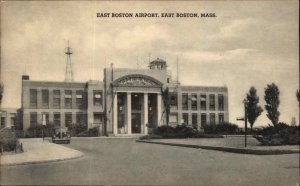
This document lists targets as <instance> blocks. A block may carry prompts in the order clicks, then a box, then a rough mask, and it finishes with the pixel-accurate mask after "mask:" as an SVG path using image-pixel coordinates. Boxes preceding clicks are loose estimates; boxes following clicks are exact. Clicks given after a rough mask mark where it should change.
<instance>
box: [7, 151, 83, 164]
mask: <svg viewBox="0 0 300 186" xmlns="http://www.w3.org/2000/svg"><path fill="white" fill-rule="evenodd" d="M83 156H84V154H83V153H81V154H80V155H79V156H76V157H70V158H60V159H53V160H41V161H28V162H21V163H9V164H1V167H4V166H16V165H28V164H39V163H49V162H58V161H64V160H72V159H77V158H81V157H83Z"/></svg>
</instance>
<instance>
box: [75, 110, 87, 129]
mask: <svg viewBox="0 0 300 186" xmlns="http://www.w3.org/2000/svg"><path fill="white" fill-rule="evenodd" d="M86 121H87V120H86V114H83V112H77V113H76V124H79V125H83V126H85V125H86Z"/></svg>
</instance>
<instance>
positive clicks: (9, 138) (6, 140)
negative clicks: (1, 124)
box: [0, 128, 18, 151]
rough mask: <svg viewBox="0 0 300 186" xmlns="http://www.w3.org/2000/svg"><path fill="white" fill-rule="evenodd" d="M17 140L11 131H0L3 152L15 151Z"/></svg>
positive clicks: (7, 129) (0, 143)
mask: <svg viewBox="0 0 300 186" xmlns="http://www.w3.org/2000/svg"><path fill="white" fill-rule="evenodd" d="M17 143H18V139H17V138H16V134H15V133H14V131H13V130H12V129H9V128H4V129H2V130H1V131H0V145H1V146H2V147H3V150H4V151H12V150H15V149H16V145H17Z"/></svg>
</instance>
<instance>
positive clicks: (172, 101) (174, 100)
mask: <svg viewBox="0 0 300 186" xmlns="http://www.w3.org/2000/svg"><path fill="white" fill-rule="evenodd" d="M170 105H171V106H175V107H177V94H176V93H171V94H170Z"/></svg>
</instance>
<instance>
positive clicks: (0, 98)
mask: <svg viewBox="0 0 300 186" xmlns="http://www.w3.org/2000/svg"><path fill="white" fill-rule="evenodd" d="M3 91H4V86H3V84H2V83H1V84H0V104H1V103H2V97H3Z"/></svg>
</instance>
